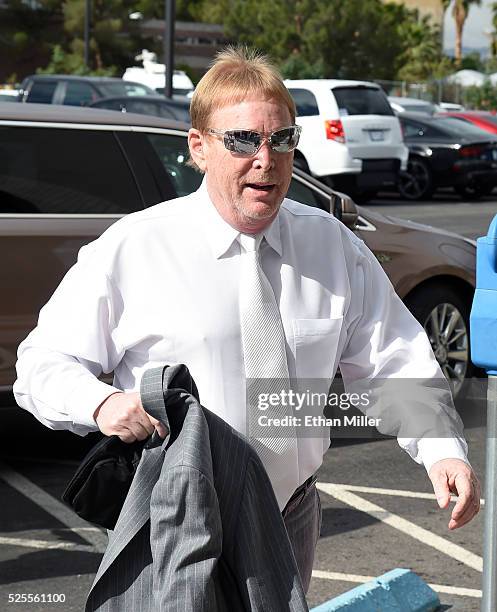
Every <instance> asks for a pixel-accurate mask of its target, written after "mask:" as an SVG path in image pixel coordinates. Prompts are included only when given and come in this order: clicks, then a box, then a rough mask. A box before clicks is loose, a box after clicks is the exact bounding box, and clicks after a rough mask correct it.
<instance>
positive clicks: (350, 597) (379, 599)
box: [311, 568, 440, 612]
mask: <svg viewBox="0 0 497 612" xmlns="http://www.w3.org/2000/svg"><path fill="white" fill-rule="evenodd" d="M439 607H440V599H439V597H438V595H437V594H436V593H435V591H434V590H433V589H432V588H430V587H429V586H428V585H427V584H426V582H424V581H423V580H421V578H420V577H419V576H418V575H417V574H415V573H414V572H412V571H411V570H407V569H401V568H397V569H394V570H392V571H390V572H387V573H386V574H383V575H382V576H378V577H377V578H375V579H374V580H371V581H370V582H366V583H365V584H361V585H360V586H358V587H356V588H355V589H352V590H351V591H347V592H346V593H343V595H339V596H338V597H335V598H334V599H330V601H327V602H325V603H323V604H321V605H320V606H317V608H313V609H312V610H311V612H434V611H435V610H437V609H438V608H439Z"/></svg>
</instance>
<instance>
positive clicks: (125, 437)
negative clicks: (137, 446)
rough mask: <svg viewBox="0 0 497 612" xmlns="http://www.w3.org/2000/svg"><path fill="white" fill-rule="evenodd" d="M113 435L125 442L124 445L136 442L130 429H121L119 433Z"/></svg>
mask: <svg viewBox="0 0 497 612" xmlns="http://www.w3.org/2000/svg"><path fill="white" fill-rule="evenodd" d="M113 435H117V436H118V437H119V439H120V440H122V441H123V442H125V443H126V444H131V443H132V442H135V441H136V436H135V434H134V433H133V432H132V431H131V430H130V429H124V428H123V429H122V430H121V431H119V433H116V434H113Z"/></svg>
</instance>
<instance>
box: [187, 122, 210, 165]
mask: <svg viewBox="0 0 497 612" xmlns="http://www.w3.org/2000/svg"><path fill="white" fill-rule="evenodd" d="M203 144H204V136H203V134H202V133H201V132H200V131H199V130H197V129H195V128H190V130H189V132H188V146H189V148H190V155H191V156H192V159H193V161H194V162H195V163H196V164H197V166H198V167H199V169H200V170H201V171H202V172H205V171H206V170H207V163H206V159H205V152H204V147H203Z"/></svg>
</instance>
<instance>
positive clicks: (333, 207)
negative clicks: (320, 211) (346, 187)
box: [330, 190, 359, 229]
mask: <svg viewBox="0 0 497 612" xmlns="http://www.w3.org/2000/svg"><path fill="white" fill-rule="evenodd" d="M330 212H332V213H333V216H334V217H336V218H337V219H339V220H340V221H341V222H342V223H343V224H344V225H346V226H347V227H348V228H350V229H354V227H355V225H356V223H357V219H358V218H359V213H358V211H357V207H356V205H355V202H354V200H353V199H352V198H351V197H350V196H348V195H347V194H345V193H341V192H340V191H335V190H333V193H332V194H331V201H330Z"/></svg>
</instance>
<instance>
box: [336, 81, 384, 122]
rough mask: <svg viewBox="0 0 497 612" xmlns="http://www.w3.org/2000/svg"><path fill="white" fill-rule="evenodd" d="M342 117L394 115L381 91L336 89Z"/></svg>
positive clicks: (355, 88)
mask: <svg viewBox="0 0 497 612" xmlns="http://www.w3.org/2000/svg"><path fill="white" fill-rule="evenodd" d="M331 92H332V94H333V95H334V96H335V99H336V101H337V105H338V111H339V113H340V115H341V116H342V117H343V116H347V115H393V114H394V112H393V110H392V107H391V106H390V104H389V103H388V99H387V97H386V95H385V94H384V93H383V91H382V90H381V89H376V88H375V87H362V86H361V87H334V88H333V89H332V90H331Z"/></svg>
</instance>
